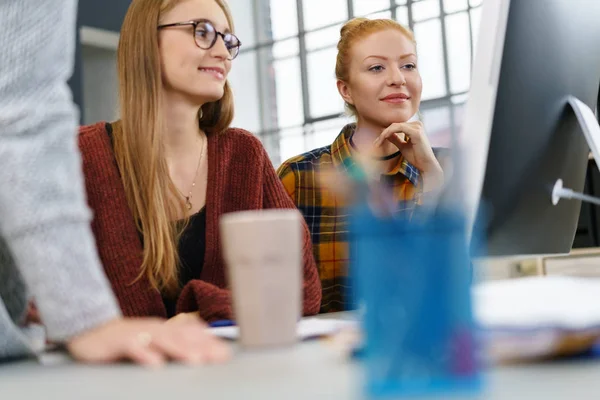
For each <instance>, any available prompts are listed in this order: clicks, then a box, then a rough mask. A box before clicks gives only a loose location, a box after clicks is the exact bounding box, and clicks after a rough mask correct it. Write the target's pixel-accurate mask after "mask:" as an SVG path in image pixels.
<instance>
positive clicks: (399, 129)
mask: <svg viewBox="0 0 600 400" xmlns="http://www.w3.org/2000/svg"><path fill="white" fill-rule="evenodd" d="M422 136H423V124H422V123H421V121H414V122H398V123H394V124H391V125H390V126H388V127H387V128H386V129H384V130H383V132H381V134H380V135H379V136H378V137H377V139H375V142H374V143H373V144H374V145H375V146H381V145H383V143H384V142H385V141H386V140H389V141H390V142H392V143H393V144H394V145H396V146H397V147H399V146H402V145H405V144H407V143H409V142H412V143H413V144H417V143H419V142H420V141H421V138H422Z"/></svg>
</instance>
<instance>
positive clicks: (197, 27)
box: [158, 20, 242, 60]
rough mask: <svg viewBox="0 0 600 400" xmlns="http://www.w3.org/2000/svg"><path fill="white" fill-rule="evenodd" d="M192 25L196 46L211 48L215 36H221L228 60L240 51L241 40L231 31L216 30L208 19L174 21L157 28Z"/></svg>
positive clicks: (214, 41) (215, 39)
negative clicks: (227, 53) (228, 55)
mask: <svg viewBox="0 0 600 400" xmlns="http://www.w3.org/2000/svg"><path fill="white" fill-rule="evenodd" d="M188 25H191V26H193V27H194V31H193V32H194V42H196V46H198V47H200V48H201V49H203V50H208V49H210V48H212V47H213V46H214V45H215V43H217V38H218V37H219V36H221V37H222V38H223V42H224V43H225V47H226V48H227V50H228V51H229V54H230V55H231V58H230V60H233V59H234V58H235V57H236V56H237V55H238V53H239V52H240V46H241V45H242V42H240V40H239V39H238V38H237V36H235V35H234V34H233V33H229V32H227V33H221V32H219V31H217V29H216V28H215V26H214V25H213V24H212V23H211V22H210V21H208V20H197V21H187V22H175V23H173V24H166V25H159V26H158V29H164V28H171V27H174V26H188Z"/></svg>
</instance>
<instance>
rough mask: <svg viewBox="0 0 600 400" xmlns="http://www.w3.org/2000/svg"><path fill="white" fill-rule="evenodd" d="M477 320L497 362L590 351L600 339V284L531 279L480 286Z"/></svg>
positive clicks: (570, 279) (582, 280)
mask: <svg viewBox="0 0 600 400" xmlns="http://www.w3.org/2000/svg"><path fill="white" fill-rule="evenodd" d="M473 300H474V301H473V304H474V308H475V310H474V311H475V318H476V320H477V322H478V324H479V325H480V327H481V328H482V329H483V332H484V336H485V337H486V338H487V339H488V348H489V349H490V354H491V356H492V357H493V358H494V359H515V358H518V359H527V358H537V357H547V356H554V355H564V354H570V353H577V352H581V351H585V350H587V349H589V348H591V346H593V345H594V343H595V342H596V341H597V340H598V338H599V337H600V279H595V278H576V277H560V276H556V277H532V278H520V279H510V280H505V281H494V282H486V283H482V284H479V285H477V286H476V287H475V289H474V290H473Z"/></svg>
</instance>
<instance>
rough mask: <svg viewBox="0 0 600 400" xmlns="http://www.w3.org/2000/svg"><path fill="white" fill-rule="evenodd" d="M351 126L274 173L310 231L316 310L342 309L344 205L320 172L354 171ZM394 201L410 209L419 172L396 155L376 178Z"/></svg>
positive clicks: (345, 302)
mask: <svg viewBox="0 0 600 400" xmlns="http://www.w3.org/2000/svg"><path fill="white" fill-rule="evenodd" d="M355 128H356V125H355V124H348V125H346V126H345V127H344V128H343V129H342V131H341V133H340V134H339V135H338V137H337V138H336V139H335V141H334V142H333V144H331V145H330V146H325V147H321V148H318V149H315V150H312V151H309V152H307V153H304V154H301V155H299V156H296V157H292V158H290V159H289V160H287V161H285V162H284V163H283V164H282V165H281V166H280V167H279V168H278V170H277V173H278V175H279V178H280V179H281V181H282V183H283V186H284V187H285V189H286V191H287V192H288V194H289V195H290V197H291V198H292V199H293V201H294V203H295V204H296V206H297V207H298V209H299V210H300V212H301V213H302V215H303V216H304V219H305V220H306V223H307V225H308V228H309V229H310V232H311V238H312V242H313V252H314V256H315V260H316V262H317V267H318V269H319V277H320V278H321V285H322V289H323V299H322V302H321V312H322V313H323V312H335V311H343V310H346V309H348V306H349V299H346V296H345V295H346V293H347V290H348V289H349V287H348V263H349V248H348V247H349V246H348V245H349V243H348V242H349V239H348V223H349V212H350V208H349V207H348V206H349V205H350V201H349V199H347V198H344V197H342V196H343V195H341V194H340V193H339V192H337V193H336V192H335V190H333V189H332V188H328V187H326V186H325V185H323V184H322V182H323V180H322V177H323V173H326V172H328V171H330V170H331V168H332V167H333V168H335V169H336V171H340V172H343V173H345V174H349V175H352V174H353V173H352V172H353V169H354V168H357V166H356V164H355V160H354V158H353V157H352V156H351V147H350V144H349V142H348V140H349V138H350V136H351V135H352V133H353V132H354V129H355ZM381 180H382V182H385V183H386V184H388V185H389V187H390V189H391V190H392V192H393V197H394V199H395V200H396V201H397V203H398V207H397V210H398V211H399V212H406V211H411V210H414V208H415V207H416V205H417V202H418V200H417V199H418V197H419V194H420V193H422V185H421V179H420V175H419V171H418V170H417V169H416V168H415V167H414V166H413V165H411V164H410V163H409V162H408V161H406V160H405V159H404V158H403V157H402V156H400V158H399V160H398V163H397V164H396V165H395V167H394V168H392V170H391V171H389V172H388V173H386V174H385V175H382V177H381Z"/></svg>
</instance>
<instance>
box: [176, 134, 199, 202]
mask: <svg viewBox="0 0 600 400" xmlns="http://www.w3.org/2000/svg"><path fill="white" fill-rule="evenodd" d="M203 156H204V141H202V149H201V151H200V158H199V159H198V166H197V167H196V174H195V175H194V180H193V181H192V187H191V188H190V190H189V193H188V195H187V196H186V195H185V194H183V192H182V191H181V190H179V188H177V190H178V191H179V193H181V195H182V196H183V198H184V199H185V207H186V208H187V209H188V211H189V210H191V209H192V207H193V205H192V191H193V190H194V187H195V186H196V178H197V177H198V170H200V164H201V163H202V157H203Z"/></svg>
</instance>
